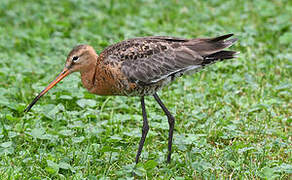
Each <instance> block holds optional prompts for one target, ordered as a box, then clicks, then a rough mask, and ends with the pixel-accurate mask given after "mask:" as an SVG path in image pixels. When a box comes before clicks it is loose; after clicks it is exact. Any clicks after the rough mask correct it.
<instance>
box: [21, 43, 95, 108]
mask: <svg viewBox="0 0 292 180" xmlns="http://www.w3.org/2000/svg"><path fill="white" fill-rule="evenodd" d="M97 58H98V55H97V54H96V52H95V51H94V49H93V47H91V46H89V45H79V46H76V47H74V48H73V49H72V50H71V52H70V53H69V55H68V56H67V60H66V64H65V67H64V69H63V71H62V72H61V73H60V74H59V75H58V76H57V77H56V79H55V80H54V81H52V82H51V83H50V84H49V85H48V86H47V87H46V88H45V89H44V90H43V91H42V92H40V94H39V95H38V96H36V97H35V98H34V100H33V101H32V102H31V103H30V104H29V105H28V106H27V107H26V109H25V110H24V112H28V111H29V110H30V109H31V108H32V106H33V105H34V104H35V103H36V102H37V101H38V100H39V99H40V98H41V97H42V96H43V95H44V94H45V93H46V92H48V91H49V90H50V89H51V88H52V87H54V86H55V85H56V84H57V83H58V82H60V81H61V80H62V79H63V78H64V77H66V76H68V75H69V74H71V73H72V72H76V71H79V72H83V71H86V70H88V69H90V68H92V67H93V66H95V64H96V62H97Z"/></svg>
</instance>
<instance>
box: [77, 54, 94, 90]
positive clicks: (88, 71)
mask: <svg viewBox="0 0 292 180" xmlns="http://www.w3.org/2000/svg"><path fill="white" fill-rule="evenodd" d="M97 58H98V56H96V58H92V60H91V61H90V63H88V65H87V66H86V67H85V68H83V69H82V70H81V71H80V74H81V80H82V84H83V85H84V87H85V88H86V89H88V91H89V92H91V90H92V88H93V87H94V85H95V78H96V71H97V66H98V60H97Z"/></svg>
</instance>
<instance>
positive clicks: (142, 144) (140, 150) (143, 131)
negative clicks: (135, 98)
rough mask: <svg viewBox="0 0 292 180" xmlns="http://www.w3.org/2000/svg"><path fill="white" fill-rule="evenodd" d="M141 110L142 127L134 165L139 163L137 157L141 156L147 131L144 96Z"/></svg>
mask: <svg viewBox="0 0 292 180" xmlns="http://www.w3.org/2000/svg"><path fill="white" fill-rule="evenodd" d="M141 108H142V115H143V127H142V137H141V139H140V142H139V148H138V152H137V155H136V164H137V163H138V161H139V157H140V155H141V152H142V149H143V146H144V142H145V139H146V136H147V133H148V131H149V125H148V120H147V114H146V108H145V101H144V96H142V97H141Z"/></svg>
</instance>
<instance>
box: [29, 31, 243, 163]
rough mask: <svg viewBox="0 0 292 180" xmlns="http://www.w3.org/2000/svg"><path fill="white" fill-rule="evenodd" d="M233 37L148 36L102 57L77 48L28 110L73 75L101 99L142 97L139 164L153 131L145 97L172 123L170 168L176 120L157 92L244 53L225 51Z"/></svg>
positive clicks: (87, 47) (111, 49) (112, 47)
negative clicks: (54, 87) (207, 67)
mask: <svg viewBox="0 0 292 180" xmlns="http://www.w3.org/2000/svg"><path fill="white" fill-rule="evenodd" d="M231 36H233V34H226V35H223V36H218V37H215V38H193V39H186V38H178V37H171V36H147V37H137V38H132V39H128V40H124V41H121V42H118V43H115V44H113V45H110V46H108V47H106V48H105V49H104V50H103V51H102V52H101V53H100V54H99V55H98V54H97V53H96V51H95V50H94V48H93V47H92V46H90V45H86V44H82V45H77V46H75V47H74V48H73V49H72V50H71V52H70V53H69V54H68V56H67V59H66V62H65V67H64V69H63V71H61V73H60V74H59V75H58V76H57V77H56V78H55V80H53V81H52V82H51V83H50V84H49V85H48V86H47V87H46V88H45V89H44V90H43V91H41V92H40V93H39V94H38V95H37V96H36V97H35V98H34V99H33V101H32V102H31V103H30V104H29V105H28V106H27V107H26V108H25V110H24V112H28V111H30V109H31V108H32V107H33V105H34V104H35V103H36V102H37V101H38V100H39V99H40V98H41V97H42V96H43V95H44V94H45V93H47V92H48V91H49V90H50V89H51V88H52V87H53V86H55V85H56V84H57V83H58V82H60V81H61V80H62V79H63V78H65V77H66V76H68V75H69V74H71V73H73V72H80V74H81V81H82V84H83V86H84V87H85V88H86V89H87V90H88V91H89V92H90V93H93V94H97V95H101V96H128V97H132V96H138V97H140V103H141V109H142V117H143V125H142V135H141V138H140V141H139V146H138V151H137V154H136V158H135V162H136V164H137V163H138V162H139V158H140V155H141V152H142V149H143V146H144V142H145V139H146V136H147V133H148V131H149V124H148V119H147V113H146V108H145V100H144V98H145V96H153V97H154V99H155V100H156V102H157V103H158V104H159V106H160V107H161V108H162V110H163V112H164V114H165V115H166V117H167V119H168V124H169V132H168V153H167V160H166V161H167V163H169V162H170V161H171V154H172V141H173V132H174V124H175V118H174V116H173V115H172V114H171V113H170V111H169V110H168V109H167V107H166V106H165V105H164V103H163V102H162V100H161V99H160V97H159V96H158V94H157V92H158V91H159V90H160V89H162V88H163V87H164V86H166V85H168V84H169V83H171V82H173V81H174V80H175V79H177V78H178V77H180V76H182V75H184V74H192V73H195V72H197V71H199V70H201V69H203V68H204V67H206V66H208V65H210V64H213V63H215V62H219V61H222V60H225V59H232V58H236V57H237V56H236V55H237V54H238V53H239V52H236V51H231V50H224V49H226V48H229V47H230V46H232V45H233V44H234V43H235V42H236V41H237V40H238V39H237V38H232V39H229V38H230V37H231Z"/></svg>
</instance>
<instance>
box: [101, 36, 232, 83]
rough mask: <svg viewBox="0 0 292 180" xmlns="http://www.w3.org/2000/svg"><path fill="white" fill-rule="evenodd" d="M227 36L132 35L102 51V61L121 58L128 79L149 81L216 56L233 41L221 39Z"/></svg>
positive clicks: (193, 66) (181, 70)
mask: <svg viewBox="0 0 292 180" xmlns="http://www.w3.org/2000/svg"><path fill="white" fill-rule="evenodd" d="M230 36H231V35H225V36H220V37H217V38H211V39H190V40H188V39H183V38H175V37H167V36H150V37H144V38H135V39H130V40H126V41H122V42H120V43H117V44H115V45H112V46H110V47H108V48H107V49H106V50H105V52H103V53H104V54H107V58H106V60H105V61H108V62H111V61H115V62H117V61H118V62H121V70H122V72H123V73H124V75H125V76H126V77H127V78H128V79H129V80H130V81H132V82H141V83H143V84H151V83H155V82H157V81H159V80H162V79H164V78H167V77H168V76H171V75H173V74H176V73H183V72H185V71H189V70H192V69H196V68H200V67H203V66H205V65H206V64H210V63H212V62H214V61H216V60H218V58H220V57H217V56H219V55H220V53H218V54H215V55H216V56H215V55H214V53H216V52H220V50H222V49H224V48H226V47H229V46H231V44H232V43H234V42H235V41H236V39H233V40H232V39H231V40H224V39H226V38H228V37H230ZM211 54H213V56H211V57H212V58H208V60H207V58H206V57H208V55H211ZM214 57H216V58H217V59H216V58H214Z"/></svg>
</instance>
